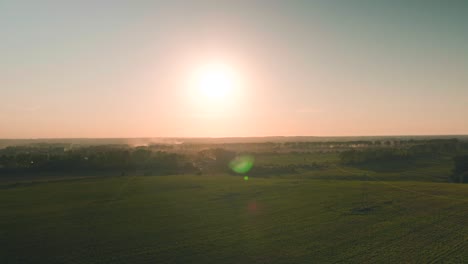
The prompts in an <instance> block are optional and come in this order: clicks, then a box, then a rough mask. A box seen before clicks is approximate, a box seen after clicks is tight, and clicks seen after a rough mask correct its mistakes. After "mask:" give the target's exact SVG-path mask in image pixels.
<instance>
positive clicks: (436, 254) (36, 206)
mask: <svg viewBox="0 0 468 264" xmlns="http://www.w3.org/2000/svg"><path fill="white" fill-rule="evenodd" d="M0 188H1V189H0V201H1V204H0V206H1V211H0V226H1V229H0V238H1V239H0V243H1V250H0V263H401V262H403V263H429V262H431V263H441V262H443V263H466V262H468V226H467V225H466V223H467V219H468V198H467V194H468V185H458V184H448V183H431V182H413V181H405V182H396V181H391V182H384V181H375V180H374V181H366V180H363V181H346V180H310V179H301V178H291V179H287V178H255V177H250V179H249V180H248V181H245V180H243V178H242V177H241V176H228V175H202V176H146V177H144V176H133V177H107V178H106V177H104V178H88V179H74V180H73V179H68V180H67V179H64V180H56V181H49V182H23V183H4V184H2V185H0Z"/></svg>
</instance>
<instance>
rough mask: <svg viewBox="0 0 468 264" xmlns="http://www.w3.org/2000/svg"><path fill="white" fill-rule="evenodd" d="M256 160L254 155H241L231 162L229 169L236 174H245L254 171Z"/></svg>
mask: <svg viewBox="0 0 468 264" xmlns="http://www.w3.org/2000/svg"><path fill="white" fill-rule="evenodd" d="M254 161H255V158H254V157H253V156H252V155H240V156H237V157H235V158H234V159H233V160H231V162H229V168H231V170H233V171H234V172H236V173H239V174H244V173H247V172H249V171H250V169H252V166H253V165H254Z"/></svg>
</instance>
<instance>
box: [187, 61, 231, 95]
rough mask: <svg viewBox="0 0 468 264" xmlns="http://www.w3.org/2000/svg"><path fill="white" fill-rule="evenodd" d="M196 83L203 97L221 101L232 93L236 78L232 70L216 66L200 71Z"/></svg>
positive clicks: (223, 66) (219, 65)
mask: <svg viewBox="0 0 468 264" xmlns="http://www.w3.org/2000/svg"><path fill="white" fill-rule="evenodd" d="M196 82H197V88H198V90H199V91H200V93H201V94H202V95H203V96H205V97H208V98H213V99H220V98H224V97H226V96H228V95H229V94H231V93H232V90H233V89H234V88H235V82H236V78H235V76H234V72H233V70H232V69H231V68H229V67H228V66H226V65H222V64H216V65H209V66H205V67H203V68H202V69H200V71H199V72H198V74H197V80H196Z"/></svg>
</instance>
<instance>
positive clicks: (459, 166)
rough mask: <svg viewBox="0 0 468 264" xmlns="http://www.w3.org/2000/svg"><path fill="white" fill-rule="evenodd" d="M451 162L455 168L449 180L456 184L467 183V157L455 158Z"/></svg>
mask: <svg viewBox="0 0 468 264" xmlns="http://www.w3.org/2000/svg"><path fill="white" fill-rule="evenodd" d="M453 161H454V165H455V166H454V169H453V174H452V176H451V180H452V181H453V182H458V183H468V155H460V156H457V157H455V158H454V159H453Z"/></svg>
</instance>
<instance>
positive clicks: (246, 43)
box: [0, 0, 468, 138]
mask: <svg viewBox="0 0 468 264" xmlns="http://www.w3.org/2000/svg"><path fill="white" fill-rule="evenodd" d="M467 14H468V2H466V1H457V0H453V1H432V0H427V1H417V0H414V1H400V0H394V1H390V0H389V1H384V0H382V1H371V0H350V1H347V0H342V1H330V0H328V1H312V0H311V1H296V0H291V1H274V0H269V1H266V0H265V1H255V0H236V1H223V0H217V1H195V0H194V1H143V0H140V1H138V0H136V1H132V0H128V1H120V0H113V1H110V0H107V1H106V0H101V1H67V0H60V1H59V0H57V1H48V0H44V1H32V0H31V1H23V0H0V138H84V137H105V138H109V137H248V136H364V135H439V134H454V135H460V134H468V118H467V116H466V114H467V113H468V15H467ZM207 65H222V67H224V68H228V69H229V72H230V73H232V74H230V75H229V76H230V77H229V78H227V79H228V80H227V82H229V84H230V89H229V92H227V93H225V94H224V95H222V96H210V94H206V93H203V92H201V90H200V89H199V88H200V87H199V83H197V80H198V79H199V78H198V77H200V76H198V75H203V73H200V71H202V70H201V69H205V68H206V67H208V66H207ZM213 67H216V66H213ZM218 68H219V67H218ZM197 78H198V79H197Z"/></svg>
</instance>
